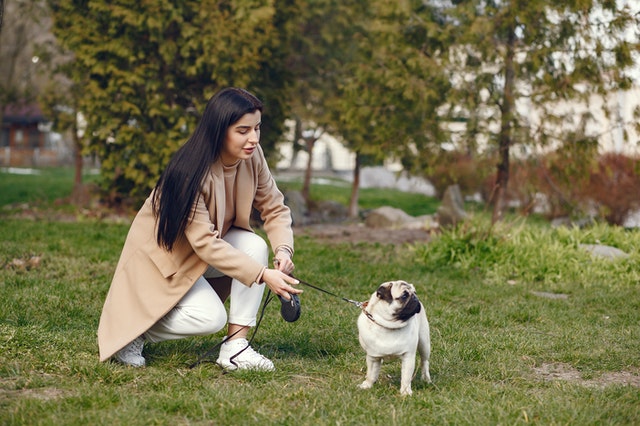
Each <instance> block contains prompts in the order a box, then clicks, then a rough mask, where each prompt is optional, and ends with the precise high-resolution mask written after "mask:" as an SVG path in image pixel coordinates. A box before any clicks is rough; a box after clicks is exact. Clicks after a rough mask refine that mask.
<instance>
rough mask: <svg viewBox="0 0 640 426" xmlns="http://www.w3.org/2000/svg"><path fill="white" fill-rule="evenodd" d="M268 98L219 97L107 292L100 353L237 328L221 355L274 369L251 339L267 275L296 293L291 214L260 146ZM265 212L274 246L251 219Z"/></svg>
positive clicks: (164, 178)
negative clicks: (254, 227) (255, 229)
mask: <svg viewBox="0 0 640 426" xmlns="http://www.w3.org/2000/svg"><path fill="white" fill-rule="evenodd" d="M261 119H262V103H261V102H260V101H259V100H258V99H257V98H256V97H255V96H254V95H252V94H251V93H249V92H247V91H246V90H243V89H238V88H227V89H223V90H221V91H220V92H218V93H217V94H216V95H214V96H213V97H212V98H211V99H210V100H209V102H208V104H207V106H206V108H205V111H204V114H203V116H202V118H201V120H200V122H199V123H198V125H197V127H196V128H195V130H194V132H193V134H192V135H191V136H190V137H189V139H188V140H187V142H186V143H185V144H184V145H183V146H182V147H181V148H180V149H179V150H178V151H177V152H176V154H175V155H174V156H173V158H172V159H171V161H170V162H169V165H168V166H167V168H166V170H165V171H164V172H163V174H162V175H161V176H160V179H159V180H158V183H157V184H156V186H155V188H154V190H153V192H152V193H151V195H150V196H149V198H147V200H146V201H145V203H144V205H143V206H142V208H141V209H140V211H139V212H138V214H137V215H136V217H135V219H134V221H133V223H132V224H131V228H130V230H129V234H128V235H127V239H126V241H125V244H124V247H123V250H122V254H121V256H120V260H119V262H118V265H117V267H116V271H115V274H114V277H113V281H112V282H111V287H110V289H109V293H108V294H107V297H106V300H105V303H104V307H103V310H102V315H101V317H100V325H99V327H98V344H99V347H100V360H101V361H105V360H107V359H109V358H112V357H113V358H115V359H116V360H118V361H120V362H122V363H124V364H127V365H131V366H136V367H141V366H144V365H145V359H144V357H143V356H142V349H143V346H144V343H145V342H152V343H156V342H160V341H163V340H170V339H179V338H183V337H187V336H197V335H208V334H213V333H216V332H218V331H219V330H221V329H222V328H223V327H224V326H225V324H226V323H227V313H226V310H225V307H224V304H223V303H224V301H225V299H226V298H227V296H229V298H230V303H229V315H228V322H229V326H228V329H227V336H226V337H225V339H224V342H223V344H222V346H221V347H220V356H219V357H218V360H217V363H218V364H219V365H221V366H222V367H223V368H228V369H236V368H240V369H259V370H273V368H274V367H273V363H272V362H271V361H270V360H269V359H267V358H266V357H264V356H262V355H260V354H259V353H257V352H256V351H254V350H253V349H252V348H251V347H249V344H248V342H247V339H246V337H247V333H248V330H249V327H251V326H255V323H256V316H257V312H258V309H259V307H260V303H261V300H262V295H263V292H264V285H262V284H263V283H265V284H266V285H267V286H268V287H269V288H270V289H271V291H273V292H274V293H275V294H276V295H282V296H283V297H285V298H286V299H289V297H290V296H289V295H290V294H299V293H301V292H302V291H301V290H299V289H296V288H294V287H292V284H298V281H297V280H295V279H294V278H292V277H291V276H290V274H291V272H292V271H293V268H294V264H293V261H292V260H291V258H292V256H293V232H292V230H291V215H290V211H289V208H288V207H287V206H285V205H284V197H283V196H282V193H281V192H280V191H279V190H278V188H277V187H276V184H275V181H274V179H273V177H272V175H271V173H270V171H269V168H268V166H267V163H266V160H265V158H264V154H263V152H262V149H261V147H260V145H259V142H260V123H261ZM253 208H255V209H257V211H259V212H260V215H261V217H262V220H263V221H264V230H265V232H266V234H267V238H268V239H269V242H270V244H271V247H272V249H273V250H274V253H275V254H274V265H275V268H274V269H269V268H267V262H268V256H269V251H268V247H267V243H266V242H265V241H264V240H263V239H262V238H261V237H260V236H258V235H256V234H255V233H254V232H253V231H252V230H251V227H250V225H249V217H250V215H251V211H252V209H253Z"/></svg>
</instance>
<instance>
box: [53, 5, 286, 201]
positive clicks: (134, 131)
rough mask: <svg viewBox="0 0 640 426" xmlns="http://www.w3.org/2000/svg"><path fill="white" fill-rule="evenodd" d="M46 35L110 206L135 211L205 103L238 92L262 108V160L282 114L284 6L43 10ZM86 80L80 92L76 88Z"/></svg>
mask: <svg viewBox="0 0 640 426" xmlns="http://www.w3.org/2000/svg"><path fill="white" fill-rule="evenodd" d="M50 5H51V9H52V11H53V17H54V24H55V25H54V32H55V35H56V37H57V39H58V41H59V43H60V44H61V46H62V47H63V48H64V49H66V50H68V51H70V52H72V53H73V55H74V58H73V61H74V62H73V68H72V71H70V77H71V79H72V81H73V82H74V83H75V84H82V88H83V90H82V94H81V97H80V98H79V99H78V105H77V107H78V108H79V110H80V111H82V113H83V114H84V116H85V117H86V119H87V129H86V138H87V144H88V146H87V147H86V150H87V152H91V153H93V154H95V155H96V156H97V157H98V158H99V160H100V161H101V168H102V170H101V171H102V173H101V176H102V179H103V182H102V187H103V189H104V190H105V191H106V192H107V194H106V195H107V199H108V200H109V201H111V202H113V203H118V202H121V201H123V200H124V199H126V198H128V197H132V198H133V199H134V200H136V201H138V202H139V201H140V200H141V199H142V197H144V196H146V194H147V193H148V191H149V189H150V188H151V187H153V185H154V184H155V181H156V179H157V177H158V176H159V174H160V173H161V171H162V169H163V168H164V165H165V164H166V163H167V162H168V160H169V158H170V156H171V155H172V154H173V152H174V151H175V150H176V149H177V147H178V146H179V144H180V143H182V142H183V141H184V140H185V139H186V137H187V136H188V134H189V132H190V129H192V128H193V126H194V125H195V122H196V121H197V119H198V116H197V115H198V113H199V112H200V111H202V110H203V108H204V104H205V103H206V101H207V100H208V98H209V97H210V96H211V95H212V94H213V93H214V92H216V91H217V90H219V89H220V88H222V87H225V86H232V85H233V86H241V87H245V88H247V89H249V90H251V91H253V92H254V93H256V94H257V95H258V96H259V97H261V98H262V100H263V101H264V102H265V105H266V108H265V116H264V126H263V136H262V140H263V145H264V146H265V149H266V150H267V151H268V150H269V149H272V147H273V145H274V144H275V139H276V137H277V135H278V134H279V133H280V132H281V130H282V125H283V124H282V123H283V122H284V116H285V113H286V103H285V101H286V99H287V93H286V82H287V77H288V75H289V74H288V72H287V71H286V69H284V58H285V53H284V47H285V46H286V42H287V37H288V34H287V33H286V32H285V33H282V32H279V31H278V27H279V26H280V25H282V23H283V22H286V21H287V19H288V18H287V14H289V13H292V11H293V10H294V8H293V7H292V2H291V1H288V0H253V1H224V2H220V1H213V0H203V1H197V0H186V1H179V2H178V1H172V2H168V1H165V0H150V1H145V2H134V1H118V2H111V1H91V2H87V1H85V0H50ZM83 78H86V82H85V81H84V80H83Z"/></svg>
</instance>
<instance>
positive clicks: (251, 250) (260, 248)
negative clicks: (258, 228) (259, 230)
mask: <svg viewBox="0 0 640 426" xmlns="http://www.w3.org/2000/svg"><path fill="white" fill-rule="evenodd" d="M225 240H227V237H225ZM227 242H229V244H231V245H232V246H234V247H235V248H237V249H238V250H241V251H243V252H245V253H246V254H248V255H249V256H251V257H252V258H253V259H255V260H256V261H258V262H260V263H262V264H263V265H266V264H267V262H268V260H269V247H268V246H267V242H266V241H265V240H264V239H263V238H262V237H261V236H260V235H258V234H256V233H254V232H250V231H245V230H240V229H235V230H234V231H233V232H229V234H228V240H227Z"/></svg>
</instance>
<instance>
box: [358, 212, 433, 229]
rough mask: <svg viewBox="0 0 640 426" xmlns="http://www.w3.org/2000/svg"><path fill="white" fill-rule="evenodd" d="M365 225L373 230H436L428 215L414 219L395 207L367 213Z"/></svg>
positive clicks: (431, 218)
mask: <svg viewBox="0 0 640 426" xmlns="http://www.w3.org/2000/svg"><path fill="white" fill-rule="evenodd" d="M364 223H365V225H366V226H367V227H368V228H375V229H415V230H433V229H435V228H437V226H438V225H437V224H436V223H434V221H433V217H432V216H429V215H424V216H419V217H414V216H411V215H409V214H407V213H405V212H404V211H403V210H401V209H397V208H395V207H389V206H384V207H379V208H377V209H374V210H371V211H370V212H368V213H367V215H366V217H365V220H364Z"/></svg>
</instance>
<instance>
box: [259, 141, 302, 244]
mask: <svg viewBox="0 0 640 426" xmlns="http://www.w3.org/2000/svg"><path fill="white" fill-rule="evenodd" d="M259 154H260V160H261V161H259V162H257V170H256V176H257V188H256V193H255V197H254V202H253V206H254V207H255V209H256V210H258V212H260V218H261V219H262V220H263V221H264V230H265V232H266V233H267V238H268V239H269V243H270V244H271V248H272V250H273V251H274V252H275V250H276V249H277V248H278V247H281V246H286V247H288V248H289V249H290V250H291V254H293V249H294V248H293V231H292V229H291V224H292V220H291V211H290V209H289V207H287V206H286V205H285V203H284V195H282V192H280V190H279V189H278V186H277V185H276V182H275V179H274V178H273V175H272V174H271V171H270V170H269V166H268V165H267V161H266V159H265V158H264V154H263V152H262V149H260V150H259Z"/></svg>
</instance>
